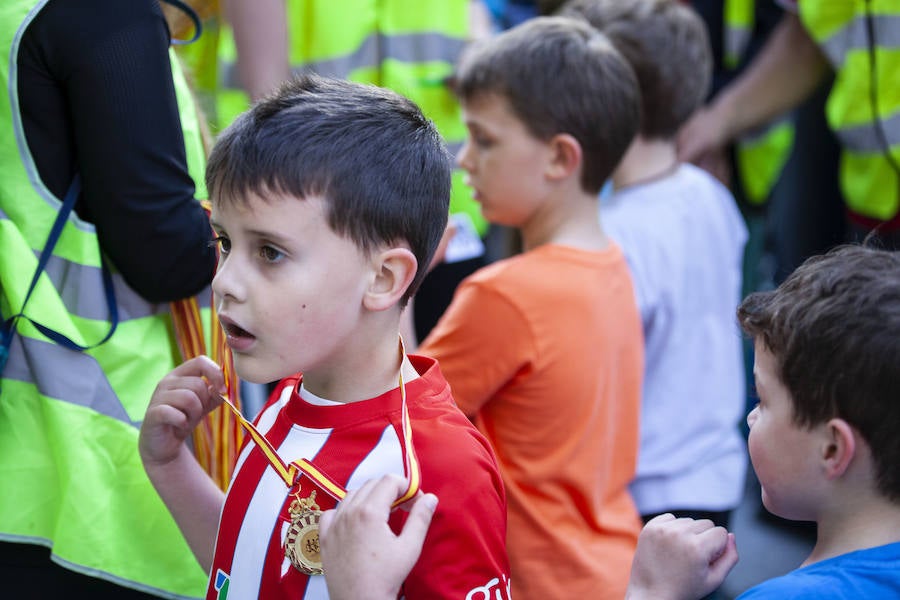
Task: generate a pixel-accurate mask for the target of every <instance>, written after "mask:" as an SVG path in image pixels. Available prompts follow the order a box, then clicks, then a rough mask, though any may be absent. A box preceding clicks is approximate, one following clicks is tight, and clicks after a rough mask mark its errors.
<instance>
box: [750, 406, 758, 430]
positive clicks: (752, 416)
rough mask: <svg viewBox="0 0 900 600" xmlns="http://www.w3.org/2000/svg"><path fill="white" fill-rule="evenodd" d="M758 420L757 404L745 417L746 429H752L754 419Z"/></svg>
mask: <svg viewBox="0 0 900 600" xmlns="http://www.w3.org/2000/svg"><path fill="white" fill-rule="evenodd" d="M757 418H759V404H757V405H756V406H754V407H753V410H751V411H750V413H749V414H748V415H747V427H751V428H752V427H753V424H754V423H756V419H757Z"/></svg>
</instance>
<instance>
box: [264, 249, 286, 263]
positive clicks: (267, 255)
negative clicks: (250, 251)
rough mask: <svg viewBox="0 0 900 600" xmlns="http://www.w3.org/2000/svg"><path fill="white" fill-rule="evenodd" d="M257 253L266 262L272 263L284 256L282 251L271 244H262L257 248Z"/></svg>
mask: <svg viewBox="0 0 900 600" xmlns="http://www.w3.org/2000/svg"><path fill="white" fill-rule="evenodd" d="M259 255H260V256H261V257H262V259H263V260H265V261H266V262H270V263H274V262H278V261H279V260H281V258H282V257H283V256H284V253H283V252H281V251H280V250H276V249H275V248H273V247H272V246H263V247H261V248H260V249H259Z"/></svg>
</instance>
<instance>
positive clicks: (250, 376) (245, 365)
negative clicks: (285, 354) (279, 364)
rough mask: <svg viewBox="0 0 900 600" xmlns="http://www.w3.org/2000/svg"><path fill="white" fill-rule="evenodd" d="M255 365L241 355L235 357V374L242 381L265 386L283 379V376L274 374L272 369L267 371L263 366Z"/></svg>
mask: <svg viewBox="0 0 900 600" xmlns="http://www.w3.org/2000/svg"><path fill="white" fill-rule="evenodd" d="M253 363H254V361H252V360H248V359H246V358H241V357H240V356H239V355H235V356H234V372H235V373H236V374H237V376H238V378H239V379H240V380H241V381H246V382H247V383H258V384H261V385H264V384H267V383H272V382H273V381H280V380H281V379H282V377H281V376H279V375H277V374H275V373H273V372H272V370H271V369H266V368H265V367H264V366H263V365H259V364H253Z"/></svg>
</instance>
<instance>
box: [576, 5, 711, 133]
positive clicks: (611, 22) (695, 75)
mask: <svg viewBox="0 0 900 600" xmlns="http://www.w3.org/2000/svg"><path fill="white" fill-rule="evenodd" d="M560 14H562V15H566V16H572V17H574V16H580V17H582V18H584V19H586V20H587V21H588V22H589V23H590V24H591V25H593V26H594V27H595V28H597V29H598V30H599V31H601V32H603V33H604V34H606V35H607V36H609V38H610V39H611V40H612V42H613V44H615V46H616V48H617V49H618V50H619V52H621V53H622V54H623V55H624V56H625V58H626V59H627V60H628V62H629V63H630V64H631V67H632V68H633V69H634V72H635V75H637V79H638V84H639V86H640V88H641V128H640V133H641V135H642V136H644V137H645V138H650V139H671V138H673V137H675V135H676V134H677V133H678V129H679V128H680V127H681V126H682V125H683V124H684V123H685V121H687V119H688V118H689V117H690V116H691V114H692V113H693V112H694V111H695V110H697V108H699V107H700V106H701V105H702V104H703V102H704V100H705V98H706V95H707V92H708V91H709V85H710V80H711V78H712V50H711V49H710V44H709V34H708V32H707V30H706V25H705V24H704V23H703V20H702V19H701V18H700V16H699V15H698V14H697V13H696V12H694V10H693V9H691V8H690V7H688V6H684V5H683V4H681V3H679V2H677V1H675V0H570V1H569V2H567V3H566V4H565V5H564V6H563V8H562V10H561V11H560Z"/></svg>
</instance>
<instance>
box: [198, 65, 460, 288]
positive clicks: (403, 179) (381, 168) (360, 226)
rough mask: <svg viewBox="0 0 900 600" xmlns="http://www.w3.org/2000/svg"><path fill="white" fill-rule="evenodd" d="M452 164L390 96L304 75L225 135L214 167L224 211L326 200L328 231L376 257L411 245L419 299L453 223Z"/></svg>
mask: <svg viewBox="0 0 900 600" xmlns="http://www.w3.org/2000/svg"><path fill="white" fill-rule="evenodd" d="M451 166H452V163H451V158H450V155H449V153H448V152H447V149H446V147H445V145H444V142H443V140H442V139H441V137H440V135H439V134H438V132H437V130H436V129H435V127H434V124H433V123H431V122H430V121H429V120H427V119H426V118H425V116H424V115H423V114H422V111H421V110H419V108H418V107H417V106H416V105H415V104H414V103H413V102H412V101H411V100H408V99H406V98H404V97H403V96H400V95H399V94H396V93H394V92H392V91H390V90H387V89H383V88H379V87H375V86H372V85H363V84H358V83H351V82H348V81H342V80H338V79H328V78H324V77H319V76H316V75H311V74H305V75H300V76H298V77H297V78H295V79H293V80H291V81H288V82H285V83H284V84H283V85H282V86H281V87H280V88H279V89H278V90H277V92H275V93H274V94H272V95H271V96H269V97H267V98H265V99H263V100H261V101H260V102H258V103H257V104H256V105H254V106H253V107H252V108H251V109H250V110H249V111H247V112H245V113H244V114H242V115H241V116H239V117H238V118H237V120H235V122H234V123H232V124H231V125H230V126H229V127H228V128H227V129H225V130H224V131H223V132H222V133H221V134H220V136H219V138H218V140H217V142H216V144H215V146H214V147H213V150H212V152H211V153H210V156H209V161H208V164H207V168H206V183H207V186H208V188H209V193H210V197H211V198H212V199H213V202H215V203H222V202H233V203H241V202H244V201H245V198H246V195H247V194H248V193H254V194H256V195H258V196H261V197H263V198H265V196H266V193H267V192H268V193H271V192H275V193H281V194H288V195H291V196H294V197H296V198H298V199H302V198H305V197H309V196H322V197H323V198H324V200H325V203H326V206H327V209H326V210H327V213H326V218H327V220H328V224H329V226H330V227H331V228H332V229H333V230H334V231H335V232H336V233H338V234H339V235H344V236H346V237H348V238H349V239H351V240H352V241H353V242H354V243H355V244H356V245H357V246H358V247H359V248H360V249H361V250H362V251H364V252H368V251H371V250H373V249H375V248H377V247H378V246H379V245H380V244H383V243H397V242H406V243H408V244H409V246H410V249H411V250H412V252H413V254H414V255H415V257H416V260H417V261H418V272H417V273H416V277H415V279H414V280H413V282H412V283H411V284H410V287H409V289H408V290H407V292H406V294H405V295H404V297H403V300H402V302H401V305H402V304H405V303H406V301H407V300H408V299H409V298H410V297H411V296H412V295H413V294H414V293H415V291H416V289H417V288H418V286H419V284H420V283H421V282H422V279H423V278H424V277H425V274H426V273H427V269H428V264H429V262H430V261H431V258H432V256H433V255H434V252H435V250H436V248H437V245H438V242H439V241H440V239H441V236H442V235H443V232H444V229H445V227H446V224H447V216H448V211H449V202H450V172H451Z"/></svg>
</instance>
